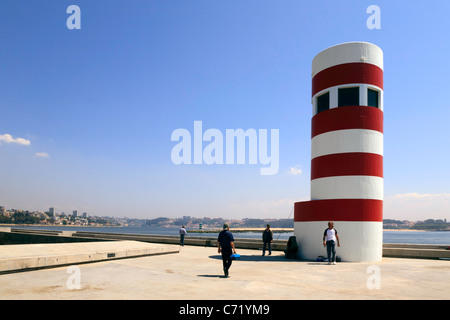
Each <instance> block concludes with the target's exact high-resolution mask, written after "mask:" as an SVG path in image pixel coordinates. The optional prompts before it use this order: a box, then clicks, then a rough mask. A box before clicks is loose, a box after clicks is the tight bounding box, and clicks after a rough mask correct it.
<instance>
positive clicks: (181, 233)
mask: <svg viewBox="0 0 450 320" xmlns="http://www.w3.org/2000/svg"><path fill="white" fill-rule="evenodd" d="M179 233H180V246H182V247H184V237H185V236H186V235H187V232H186V229H185V228H184V226H182V227H181V228H180V230H179Z"/></svg>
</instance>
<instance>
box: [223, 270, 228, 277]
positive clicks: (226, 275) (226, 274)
mask: <svg viewBox="0 0 450 320" xmlns="http://www.w3.org/2000/svg"><path fill="white" fill-rule="evenodd" d="M223 272H224V273H225V277H228V269H227V268H223Z"/></svg>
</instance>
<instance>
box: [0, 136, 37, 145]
mask: <svg viewBox="0 0 450 320" xmlns="http://www.w3.org/2000/svg"><path fill="white" fill-rule="evenodd" d="M2 142H5V143H15V144H20V145H23V146H29V145H30V144H31V142H30V140H27V139H24V138H13V137H12V136H11V135H10V134H7V133H6V134H3V135H0V145H1V144H2Z"/></svg>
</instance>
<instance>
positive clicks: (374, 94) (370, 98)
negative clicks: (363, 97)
mask: <svg viewBox="0 0 450 320" xmlns="http://www.w3.org/2000/svg"><path fill="white" fill-rule="evenodd" d="M378 101H379V100H378V91H376V90H372V89H368V91H367V105H368V106H370V107H375V108H378V107H379V106H378Z"/></svg>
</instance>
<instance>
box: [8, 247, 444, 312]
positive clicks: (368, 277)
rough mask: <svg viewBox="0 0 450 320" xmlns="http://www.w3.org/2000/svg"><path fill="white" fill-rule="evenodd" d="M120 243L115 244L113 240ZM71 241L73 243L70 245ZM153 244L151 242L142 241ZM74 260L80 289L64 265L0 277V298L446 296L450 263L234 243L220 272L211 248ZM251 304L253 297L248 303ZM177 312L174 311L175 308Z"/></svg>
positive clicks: (424, 297)
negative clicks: (329, 258) (301, 256)
mask: <svg viewBox="0 0 450 320" xmlns="http://www.w3.org/2000/svg"><path fill="white" fill-rule="evenodd" d="M119 243H120V242H117V244H119ZM69 245H73V244H69ZM149 245H153V244H149ZM179 249H180V251H179V253H176V254H164V255H154V256H142V257H136V258H129V259H116V260H104V261H100V262H95V263H88V264H82V265H78V267H79V271H80V272H79V275H80V287H79V289H73V288H71V287H70V286H68V280H70V277H71V276H73V274H70V273H68V270H69V269H68V268H69V267H68V266H63V267H54V268H51V269H40V270H35V271H29V272H19V273H10V274H3V275H0V299H13V300H21V299H27V300H28V299H39V300H72V299H73V300H75V299H83V300H96V299H99V300H104V299H107V300H109V299H118V300H128V299H149V300H211V299H212V300H223V301H227V303H230V301H236V300H310V299H314V300H409V299H421V300H428V299H439V300H447V299H448V298H449V296H450V282H449V281H446V279H447V278H448V275H449V274H450V261H446V260H431V259H407V258H383V260H382V261H381V262H377V263H367V262H347V263H346V262H342V263H337V264H336V265H327V264H326V263H324V262H315V261H299V260H287V259H286V258H285V257H284V254H283V253H282V252H280V251H277V252H273V253H272V255H271V256H264V257H263V256H261V251H259V250H251V249H238V250H237V252H238V253H239V254H240V255H241V260H236V261H233V264H232V266H231V269H230V277H229V278H225V277H224V276H223V271H222V260H221V257H220V255H219V254H218V253H217V249H216V248H213V247H201V246H184V247H181V248H179ZM255 303H256V302H255ZM174 312H176V310H175V311H174Z"/></svg>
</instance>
